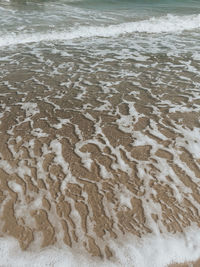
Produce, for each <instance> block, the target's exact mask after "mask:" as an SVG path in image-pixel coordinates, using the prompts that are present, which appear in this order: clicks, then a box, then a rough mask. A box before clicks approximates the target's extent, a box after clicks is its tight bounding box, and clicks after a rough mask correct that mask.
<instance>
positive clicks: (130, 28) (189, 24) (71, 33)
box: [0, 14, 200, 46]
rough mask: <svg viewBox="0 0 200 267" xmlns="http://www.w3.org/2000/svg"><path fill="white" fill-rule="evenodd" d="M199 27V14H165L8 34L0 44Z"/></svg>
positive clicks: (0, 40) (169, 31) (173, 30)
mask: <svg viewBox="0 0 200 267" xmlns="http://www.w3.org/2000/svg"><path fill="white" fill-rule="evenodd" d="M198 28H200V14H198V15H189V16H175V15H170V14H169V15H167V16H163V17H160V18H155V17H153V18H150V19H149V20H142V21H135V22H128V23H121V24H117V25H109V26H80V27H78V28H74V29H71V30H68V31H60V32H52V31H51V32H49V33H34V34H23V33H21V34H13V33H12V34H9V35H4V36H2V37H1V38H0V46H10V45H17V44H25V43H34V42H42V41H58V40H73V39H78V38H92V37H105V38H106V37H107V38H108V37H117V36H120V35H123V34H131V33H155V34H156V33H159V34H160V33H174V32H175V33H181V32H183V31H185V30H194V29H198Z"/></svg>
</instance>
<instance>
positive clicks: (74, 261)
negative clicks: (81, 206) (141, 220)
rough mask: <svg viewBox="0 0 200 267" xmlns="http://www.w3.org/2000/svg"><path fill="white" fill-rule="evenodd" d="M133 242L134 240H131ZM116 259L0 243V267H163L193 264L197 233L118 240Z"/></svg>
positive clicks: (199, 235) (199, 239)
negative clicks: (29, 248) (35, 249)
mask: <svg viewBox="0 0 200 267" xmlns="http://www.w3.org/2000/svg"><path fill="white" fill-rule="evenodd" d="M135 239H136V238H135ZM111 243H112V247H113V248H114V249H115V250H116V252H117V253H116V254H117V258H116V259H115V260H112V261H108V260H104V261H102V260H101V261H100V260H99V259H98V258H94V257H93V258H91V257H89V256H88V255H87V256H86V255H85V253H80V251H79V252H75V251H73V250H72V249H71V248H67V247H65V248H62V249H61V248H57V247H49V248H45V249H43V250H41V251H37V252H30V251H28V252H27V251H21V250H20V248H19V246H18V243H17V241H16V240H14V239H13V238H10V237H9V238H6V239H5V238H1V239H0V257H1V265H0V266H7V267H8V266H9V267H14V266H15V267H19V266H20V267H27V266H32V267H40V266H41V267H42V266H51V267H72V266H73V267H78V266H80V264H81V266H83V267H100V266H104V267H122V266H130V267H152V266H153V267H164V266H167V265H168V264H170V263H173V262H177V263H180V262H185V261H193V260H194V261H195V260H197V259H198V257H199V247H200V231H199V229H196V228H195V227H194V228H190V229H188V231H186V232H184V234H176V235H172V234H171V235H167V236H164V235H160V234H158V235H153V236H152V235H149V236H146V237H144V238H141V239H139V238H137V240H134V239H133V238H132V237H130V236H129V237H122V238H121V239H120V241H111Z"/></svg>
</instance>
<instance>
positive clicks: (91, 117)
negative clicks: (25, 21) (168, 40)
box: [0, 42, 200, 266]
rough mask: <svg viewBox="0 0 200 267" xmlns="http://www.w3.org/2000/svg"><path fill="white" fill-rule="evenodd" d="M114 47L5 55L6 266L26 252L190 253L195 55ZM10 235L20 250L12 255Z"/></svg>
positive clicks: (164, 259)
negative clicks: (20, 251) (99, 54)
mask: <svg viewBox="0 0 200 267" xmlns="http://www.w3.org/2000/svg"><path fill="white" fill-rule="evenodd" d="M112 45H113V42H112V44H109V43H108V44H107V50H106V49H104V50H103V51H104V54H102V55H101V57H97V54H98V47H97V46H96V47H95V49H93V45H91V46H89V45H88V49H87V50H85V49H84V44H83V47H82V48H81V47H78V48H77V49H75V47H74V46H73V47H72V46H65V48H66V50H65V51H66V52H61V51H62V50H61V49H60V47H62V46H61V45H60V44H57V45H56V44H55V45H54V46H53V47H51V44H49V46H46V47H45V48H42V46H41V47H35V48H33V47H32V46H30V47H29V46H19V47H18V48H17V53H16V54H15V53H14V52H13V50H12V49H11V50H9V49H8V51H5V50H4V57H3V58H2V60H1V68H2V67H3V72H2V73H1V74H0V75H1V82H0V86H1V95H0V101H1V102H0V103H1V106H0V107H1V113H0V114H1V115H0V121H1V123H0V130H1V138H0V156H1V161H0V181H1V183H0V201H1V207H0V214H1V222H0V232H1V235H2V236H3V237H4V239H2V240H1V244H0V248H1V257H3V259H4V261H5V264H4V266H9V264H10V266H14V262H15V261H16V264H18V266H27V265H28V264H30V263H29V262H30V261H32V259H33V258H34V259H35V257H36V256H34V255H38V259H37V260H35V263H34V264H35V266H40V263H39V262H40V261H41V266H78V265H79V264H82V265H84V264H85V266H95V264H96V265H97V266H98V265H101V264H102V263H103V264H104V265H105V266H118V265H119V266H164V265H166V264H168V263H170V262H172V261H182V260H192V259H196V258H197V257H198V256H199V255H198V251H199V228H198V227H199V210H200V197H199V177H200V140H199V135H200V130H199V129H200V127H199V126H200V125H199V123H200V122H199V99H200V97H199V84H200V80H199V73H198V69H199V59H198V58H196V57H195V55H194V56H193V58H192V57H191V56H190V53H189V52H187V51H186V53H185V54H184V57H183V56H182V58H180V56H179V50H178V49H177V50H176V53H177V54H176V55H174V56H173V57H172V56H171V54H170V53H171V52H170V50H169V49H168V52H166V53H165V54H162V56H161V55H160V54H159V53H157V52H156V51H157V49H159V48H158V47H157V48H155V47H152V48H151V49H152V53H153V54H152V53H151V54H148V51H147V52H142V50H140V51H139V50H138V51H135V52H134V53H129V52H130V51H128V50H126V51H125V50H124V51H121V53H119V51H118V49H120V43H118V44H116V47H115V49H113V51H115V52H112V53H111V52H110V51H111V47H112ZM176 45H177V46H178V42H177V43H176ZM99 46H101V43H100V44H99ZM129 49H130V50H131V49H132V48H131V46H130V47H129ZM123 52H124V53H126V54H128V53H129V55H130V56H129V57H125V56H123V57H122V56H120V55H122V54H123ZM19 54H20V55H21V56H20V71H19V72H18V71H16V64H18V63H17V62H18V60H19ZM163 57H164V58H163ZM163 60H164V62H165V64H164V65H163ZM133 77H134V79H133ZM191 77H192V78H191ZM5 238H7V239H5ZM10 238H11V239H10ZM12 238H14V239H16V240H18V244H19V247H20V249H22V250H27V252H23V254H21V256H20V257H21V258H19V259H18V257H17V256H15V255H16V254H13V253H14V251H15V250H16V251H17V248H16V243H15V241H13V239H12ZM5 240H7V241H5ZM18 249H19V248H18ZM172 251H175V252H176V254H175V253H174V254H173V252H172ZM34 253H37V254H34ZM4 255H10V256H9V258H11V262H8V263H6V259H8V256H6V257H5V256H4ZM11 255H12V256H11ZM49 255H51V257H50V259H49V260H48V259H47V258H48V257H49ZM77 255H79V256H77ZM144 255H145V257H144ZM12 257H13V259H12ZM22 257H23V261H22ZM64 259H68V262H67V260H66V262H65V261H64ZM79 260H80V263H79V262H78V261H79ZM148 263H149V264H150V265H147V264H148ZM15 266H17V265H15ZM101 266H102V265H101Z"/></svg>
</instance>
